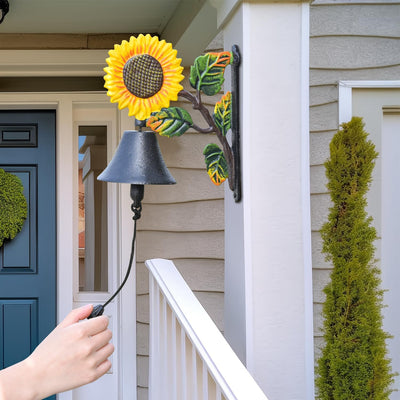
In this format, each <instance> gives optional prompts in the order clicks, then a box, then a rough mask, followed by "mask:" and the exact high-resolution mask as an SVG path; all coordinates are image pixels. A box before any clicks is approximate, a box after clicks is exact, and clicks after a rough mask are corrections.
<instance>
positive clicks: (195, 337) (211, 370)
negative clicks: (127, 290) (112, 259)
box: [146, 259, 268, 400]
mask: <svg viewBox="0 0 400 400" xmlns="http://www.w3.org/2000/svg"><path fill="white" fill-rule="evenodd" d="M146 266H147V268H148V269H149V272H150V365H149V400H161V399H162V400H209V399H210V400H223V399H225V400H249V399H251V400H268V399H267V397H266V396H265V394H264V393H263V392H262V390H261V389H260V388H259V386H258V385H257V384H256V382H255V381H254V379H253V378H252V376H251V375H250V374H249V372H248V371H247V369H246V368H245V367H244V366H243V364H242V363H241V362H240V360H239V359H238V358H237V356H236V354H235V353H234V352H233V350H232V349H231V347H230V346H229V345H228V343H227V342H226V340H225V339H224V337H223V336H222V334H221V333H220V331H219V330H218V328H217V327H216V326H215V324H214V322H213V321H212V320H211V318H210V317H209V315H208V314H207V313H206V311H205V310H204V308H203V307H202V306H201V304H200V303H199V301H198V300H197V298H196V297H195V296H194V294H193V292H192V291H191V290H190V288H189V287H188V285H187V284H186V282H185V281H184V280H183V278H182V276H181V275H180V273H179V272H178V270H177V269H176V268H175V265H174V264H173V262H172V261H169V260H162V259H156V260H149V261H146Z"/></svg>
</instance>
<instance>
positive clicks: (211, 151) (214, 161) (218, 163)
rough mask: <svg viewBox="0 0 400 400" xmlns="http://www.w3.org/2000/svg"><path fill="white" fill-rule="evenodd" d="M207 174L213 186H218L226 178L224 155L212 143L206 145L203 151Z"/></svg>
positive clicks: (226, 167) (226, 166) (226, 168)
mask: <svg viewBox="0 0 400 400" xmlns="http://www.w3.org/2000/svg"><path fill="white" fill-rule="evenodd" d="M203 154H204V156H205V162H206V166H207V173H208V175H209V177H210V178H211V180H212V182H213V183H214V184H215V185H220V184H221V183H222V182H224V181H225V180H226V178H227V177H228V164H227V163H226V160H225V156H224V153H223V152H222V150H221V149H220V148H219V147H218V146H217V145H216V144H214V143H210V144H208V145H207V146H206V147H205V148H204V151H203Z"/></svg>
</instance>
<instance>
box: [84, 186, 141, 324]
mask: <svg viewBox="0 0 400 400" xmlns="http://www.w3.org/2000/svg"><path fill="white" fill-rule="evenodd" d="M143 192H144V187H143V185H131V198H132V200H133V203H132V205H131V210H132V212H133V217H132V219H133V220H134V221H135V225H134V227H133V237H132V245H131V256H130V259H129V265H128V270H127V271H126V274H125V278H124V280H123V281H122V283H121V285H120V286H119V288H118V289H117V291H116V292H115V293H114V294H113V295H112V296H111V297H110V298H109V299H108V300H107V301H106V302H105V303H104V304H97V306H94V307H93V311H92V312H91V314H90V315H89V316H88V317H87V319H91V318H94V317H98V316H100V315H103V313H104V308H105V307H106V306H107V305H108V304H109V303H111V301H113V300H114V298H115V296H117V294H118V293H119V292H120V291H121V289H122V288H123V287H124V285H125V283H126V281H127V280H128V278H129V274H130V272H131V269H132V264H133V258H134V255H135V241H136V224H137V220H138V219H139V218H140V217H141V211H142V199H143Z"/></svg>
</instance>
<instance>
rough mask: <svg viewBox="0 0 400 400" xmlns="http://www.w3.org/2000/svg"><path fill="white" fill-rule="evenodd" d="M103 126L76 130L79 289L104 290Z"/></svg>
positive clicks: (104, 143) (105, 239) (105, 249)
mask: <svg viewBox="0 0 400 400" xmlns="http://www.w3.org/2000/svg"><path fill="white" fill-rule="evenodd" d="M106 165H107V127H106V126H80V127H79V225H78V226H79V229H78V231H79V290H80V291H85V292H86V291H102V292H103V291H107V290H108V233H107V183H106V182H101V181H98V180H97V177H98V175H99V174H100V173H101V172H102V171H103V170H104V168H105V167H106Z"/></svg>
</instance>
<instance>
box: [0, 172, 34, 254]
mask: <svg viewBox="0 0 400 400" xmlns="http://www.w3.org/2000/svg"><path fill="white" fill-rule="evenodd" d="M23 190H24V187H23V185H22V183H21V180H20V179H19V178H18V177H17V176H15V175H13V174H10V173H8V172H5V171H4V170H3V169H1V168H0V247H1V246H2V245H3V242H4V240H5V239H14V238H15V236H16V235H17V233H18V232H20V230H21V229H22V226H23V225H24V221H25V219H26V217H27V214H28V205H27V202H26V199H25V196H24V194H23Z"/></svg>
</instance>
